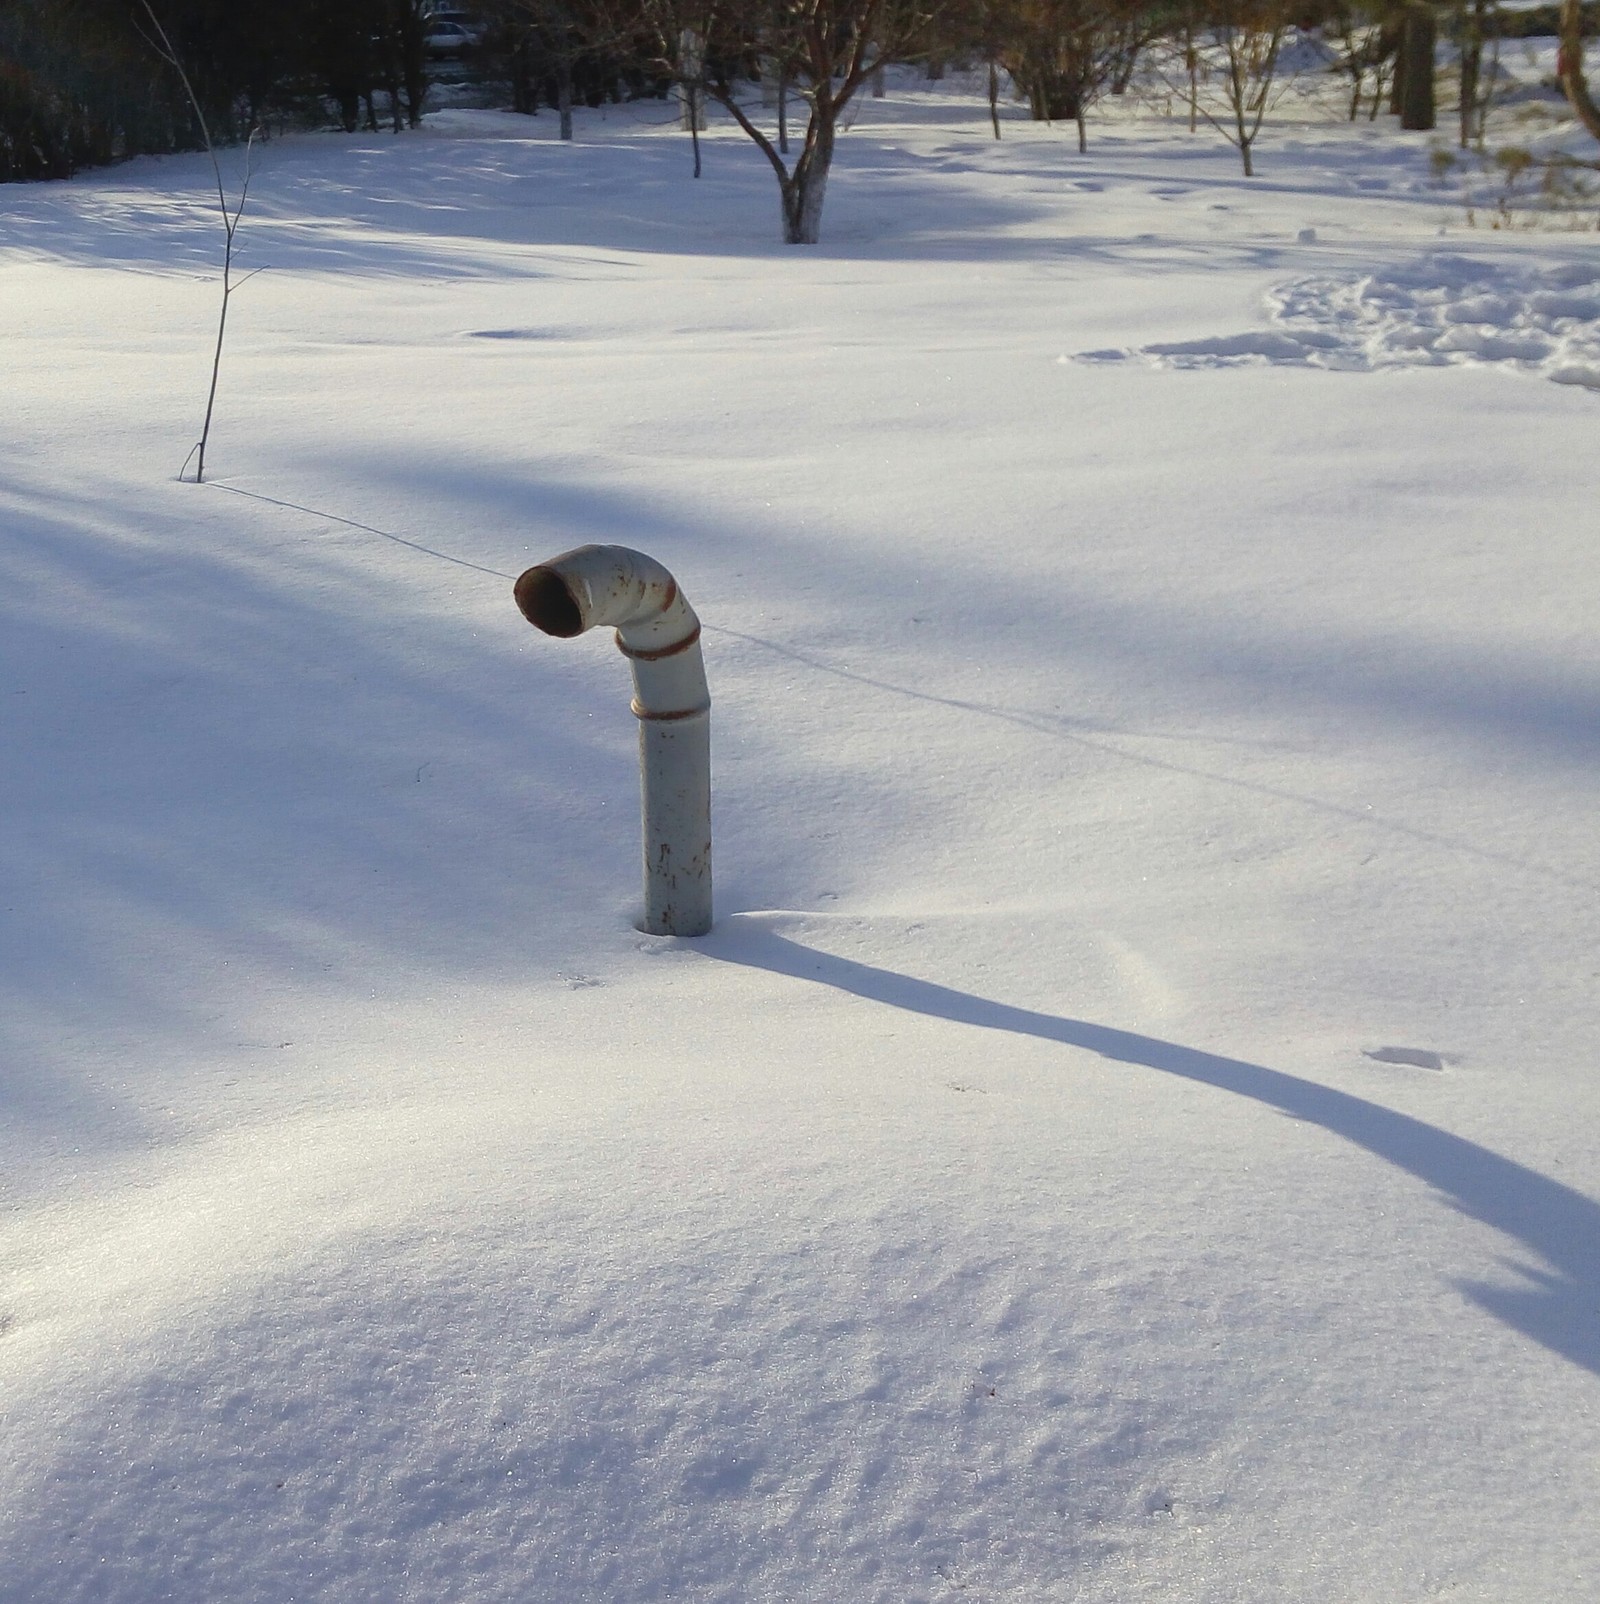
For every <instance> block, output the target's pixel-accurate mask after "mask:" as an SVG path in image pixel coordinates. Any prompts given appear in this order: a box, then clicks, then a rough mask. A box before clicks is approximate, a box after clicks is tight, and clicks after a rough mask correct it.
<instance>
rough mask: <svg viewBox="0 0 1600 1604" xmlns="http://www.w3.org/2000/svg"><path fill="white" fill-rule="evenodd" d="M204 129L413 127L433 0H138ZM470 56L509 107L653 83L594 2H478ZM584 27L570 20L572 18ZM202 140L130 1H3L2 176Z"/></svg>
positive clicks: (227, 132) (442, 10)
mask: <svg viewBox="0 0 1600 1604" xmlns="http://www.w3.org/2000/svg"><path fill="white" fill-rule="evenodd" d="M150 5H151V8H152V9H153V10H154V12H155V15H156V17H157V18H158V19H159V22H160V29H161V31H162V32H164V33H165V34H166V36H167V38H168V39H170V41H171V44H172V48H173V51H174V53H175V54H176V55H177V57H178V58H179V60H181V62H182V64H183V68H184V72H185V73H186V74H187V76H188V78H189V81H190V83H191V84H192V85H193V88H194V93H195V97H196V99H197V100H198V101H199V110H200V113H201V115H202V116H203V117H204V119H205V123H206V126H207V128H208V129H209V131H210V134H211V136H212V138H213V139H214V140H215V141H216V142H218V143H219V144H220V143H227V142H230V141H234V140H238V139H242V138H243V137H244V136H245V135H246V134H247V133H248V132H249V131H250V130H251V129H255V128H260V129H269V130H270V129H272V128H274V127H282V126H290V125H311V126H315V125H323V124H327V123H330V122H331V123H335V124H341V125H342V126H343V127H344V128H345V129H346V130H348V131H349V132H352V133H353V132H355V131H356V130H357V129H358V128H377V127H379V126H392V127H394V128H395V129H399V128H401V127H404V126H407V125H409V126H413V127H414V126H415V125H416V124H417V122H418V121H419V120H420V118H421V116H422V111H423V104H424V100H425V98H426V95H427V92H428V82H429V72H428V68H429V42H428V31H429V28H430V26H433V25H435V24H436V23H437V22H438V21H439V20H440V19H441V18H444V17H448V16H450V15H451V14H452V12H453V8H452V7H450V6H448V5H446V4H444V3H442V0H150ZM470 9H471V13H472V16H471V21H472V23H473V30H474V31H473V41H472V45H471V48H470V51H469V55H470V57H471V62H470V64H471V66H472V67H473V68H474V69H475V70H476V71H477V73H478V74H479V75H480V76H486V77H488V78H489V79H490V80H492V81H495V82H498V83H499V84H500V85H501V86H502V87H503V89H504V92H505V96H506V99H507V101H508V102H509V103H511V104H512V105H514V106H515V107H516V109H518V110H520V111H533V110H535V109H536V108H537V107H538V106H539V104H540V103H541V101H543V103H545V104H550V105H554V104H556V103H557V102H558V101H560V102H563V103H565V104H568V105H570V104H571V102H572V101H573V100H577V101H578V102H579V103H584V102H588V103H590V104H598V103H599V100H600V99H601V98H603V97H613V98H615V97H618V96H620V95H623V94H638V93H641V92H647V91H648V92H653V93H661V92H664V89H665V87H666V86H665V84H664V82H662V81H661V80H659V79H658V78H652V77H651V76H650V74H649V73H648V72H647V71H646V70H645V69H643V68H642V67H641V66H639V65H638V62H637V59H636V58H635V57H633V56H631V54H630V52H629V51H628V50H626V49H625V48H618V45H619V41H618V40H617V39H615V38H613V39H611V40H608V41H606V42H604V43H601V42H600V41H598V40H597V39H596V38H595V30H594V28H593V27H592V19H593V17H594V15H595V12H594V9H593V7H592V6H591V5H588V4H582V5H574V6H571V7H569V6H567V5H566V4H564V3H563V0H478V3H476V4H474V5H472V7H471V8H470ZM580 17H581V18H582V19H583V21H584V22H585V23H590V24H591V26H586V27H580V26H579V25H578V22H579V18H580ZM203 143H204V138H203V135H202V132H201V128H200V125H199V121H198V119H197V118H196V115H195V108H194V107H193V106H192V105H191V103H190V102H189V99H188V96H187V94H186V93H185V91H184V88H183V84H182V81H181V79H180V78H179V76H178V74H177V73H176V72H175V71H174V70H173V68H172V67H171V65H170V64H169V63H168V62H167V61H165V60H164V59H163V51H162V49H161V48H160V41H159V38H158V35H157V30H156V29H155V28H153V27H152V25H151V21H150V17H149V14H148V12H147V11H146V9H145V5H144V3H143V0H0V182H4V181H7V180H15V179H38V178H64V177H67V176H68V175H70V174H71V173H73V172H76V171H77V170H78V169H79V168H81V167H88V166H94V165H99V164H104V163H107V162H114V161H120V160H122V159H124V158H126V157H129V156H139V155H149V154H158V153H164V152H169V151H178V150H193V149H197V148H199V147H200V146H201V145H203Z"/></svg>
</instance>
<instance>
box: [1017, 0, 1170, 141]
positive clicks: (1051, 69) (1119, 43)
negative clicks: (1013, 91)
mask: <svg viewBox="0 0 1600 1604" xmlns="http://www.w3.org/2000/svg"><path fill="white" fill-rule="evenodd" d="M1002 18H1003V23H1002V26H1003V27H1004V29H1005V31H1004V33H1003V34H1002V42H1001V44H1000V48H999V57H1000V60H1001V62H1002V63H1003V64H1004V66H1005V68H1006V70H1007V71H1008V72H1009V73H1010V75H1011V79H1012V82H1013V83H1015V84H1016V85H1017V87H1018V88H1019V89H1020V90H1021V91H1022V93H1023V94H1024V95H1026V96H1027V97H1028V105H1029V108H1030V109H1031V110H1032V112H1033V116H1034V119H1035V121H1037V122H1072V123H1075V124H1076V125H1077V129H1078V150H1079V153H1080V154H1081V153H1082V152H1084V151H1086V150H1087V149H1088V147H1089V141H1088V131H1087V126H1086V118H1087V115H1088V112H1089V108H1090V107H1091V106H1092V105H1093V104H1094V103H1095V102H1096V101H1097V100H1099V99H1100V97H1101V96H1102V95H1103V94H1105V93H1107V92H1108V91H1109V92H1113V93H1114V92H1115V91H1116V86H1117V84H1118V83H1122V82H1125V81H1126V78H1127V77H1128V75H1129V74H1131V72H1132V70H1133V64H1134V62H1135V60H1136V59H1137V57H1138V55H1139V53H1140V51H1142V50H1143V49H1144V48H1145V47H1146V46H1147V45H1148V44H1149V43H1150V42H1151V40H1152V39H1154V38H1155V37H1156V35H1157V33H1158V32H1159V28H1158V26H1157V23H1156V21H1155V13H1154V12H1153V11H1152V10H1151V9H1150V8H1149V7H1148V6H1146V5H1144V4H1142V3H1140V0H1012V3H1011V4H1010V5H1008V6H1007V7H1006V8H1005V10H1004V11H1003V12H1002Z"/></svg>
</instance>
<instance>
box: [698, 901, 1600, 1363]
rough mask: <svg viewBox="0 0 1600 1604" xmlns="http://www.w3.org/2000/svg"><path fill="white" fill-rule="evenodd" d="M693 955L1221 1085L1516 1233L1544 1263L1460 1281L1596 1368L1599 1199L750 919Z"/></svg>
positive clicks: (1371, 1111) (1292, 1082)
mask: <svg viewBox="0 0 1600 1604" xmlns="http://www.w3.org/2000/svg"><path fill="white" fill-rule="evenodd" d="M695 950H696V951H700V952H704V953H706V954H707V955H708V956H709V957H712V958H717V959H720V960H722V961H723V962H726V963H734V964H742V965H745V966H746V967H749V968H752V969H764V970H767V971H768V972H769V973H771V974H777V975H788V976H792V977H793V978H794V979H797V980H807V981H812V982H815V983H816V984H818V985H823V986H830V987H832V988H833V989H834V990H836V991H842V992H848V993H849V994H850V995H851V996H854V997H861V998H865V999H866V1000H867V1001H869V1002H877V1003H884V1004H886V1005H888V1006H889V1007H891V1008H902V1009H905V1010H907V1011H908V1012H910V1013H917V1014H924V1015H926V1016H928V1017H929V1018H933V1019H945V1020H949V1021H951V1022H952V1023H954V1024H960V1025H974V1026H977V1027H978V1028H980V1029H983V1030H999V1031H1007V1032H1010V1033H1012V1034H1014V1035H1021V1036H1033V1037H1036V1038H1038V1039H1039V1040H1041V1041H1051V1042H1059V1043H1061V1044H1062V1045H1063V1046H1066V1047H1076V1048H1080V1049H1082V1050H1083V1051H1085V1052H1091V1053H1096V1054H1098V1055H1099V1056H1100V1057H1101V1058H1107V1059H1110V1060H1112V1061H1113V1062H1115V1063H1119V1064H1134V1065H1139V1066H1141V1067H1143V1068H1146V1069H1155V1070H1159V1071H1161V1072H1162V1073H1163V1074H1167V1075H1177V1076H1180V1077H1182V1078H1183V1079H1184V1080H1189V1081H1196V1082H1199V1083H1200V1084H1202V1085H1206V1086H1214V1087H1216V1088H1218V1089H1219V1090H1221V1091H1227V1092H1232V1093H1234V1094H1236V1095H1238V1096H1240V1097H1248V1098H1251V1099H1252V1100H1254V1101H1255V1102H1258V1103H1263V1104H1266V1105H1267V1106H1268V1107H1271V1108H1276V1109H1278V1110H1280V1111H1281V1112H1282V1113H1284V1114H1287V1115H1289V1116H1290V1118H1292V1119H1298V1120H1305V1121H1306V1122H1308V1123H1309V1124H1313V1125H1320V1126H1321V1127H1322V1128H1323V1129H1324V1130H1327V1131H1330V1132H1332V1133H1333V1134H1334V1135H1336V1136H1340V1137H1343V1138H1344V1139H1345V1140H1346V1141H1348V1142H1353V1143H1354V1144H1355V1145H1356V1146H1357V1147H1360V1148H1363V1149H1365V1150H1366V1151H1367V1152H1369V1153H1371V1154H1373V1155H1374V1157H1376V1158H1380V1159H1382V1160H1384V1162H1385V1163H1388V1164H1392V1165H1394V1166H1396V1168H1398V1169H1402V1170H1404V1171H1406V1172H1407V1173H1408V1174H1410V1175H1413V1176H1415V1177H1416V1178H1417V1179H1418V1180H1420V1181H1422V1182H1424V1183H1425V1184H1427V1185H1428V1186H1430V1187H1433V1188H1434V1189H1435V1190H1436V1191H1437V1192H1438V1193H1440V1194H1441V1196H1443V1197H1444V1198H1446V1199H1448V1200H1449V1202H1450V1203H1451V1204H1452V1205H1453V1206H1454V1207H1455V1208H1457V1209H1459V1210H1460V1211H1461V1212H1462V1213H1463V1214H1465V1215H1467V1216H1468V1217H1469V1218H1471V1219H1474V1220H1478V1221H1481V1222H1482V1223H1483V1224H1485V1225H1488V1226H1490V1227H1492V1228H1493V1229H1494V1230H1496V1231H1500V1232H1503V1233H1504V1234H1505V1235H1506V1236H1509V1237H1511V1238H1512V1239H1513V1240H1515V1241H1516V1242H1518V1243H1520V1244H1521V1246H1522V1247H1523V1248H1524V1249H1526V1250H1527V1251H1528V1252H1530V1253H1533V1254H1536V1255H1538V1257H1539V1258H1540V1259H1541V1260H1543V1261H1544V1263H1543V1264H1542V1265H1530V1264H1527V1263H1515V1264H1512V1265H1509V1266H1508V1268H1512V1269H1514V1271H1515V1273H1517V1274H1518V1275H1520V1276H1522V1277H1523V1278H1524V1279H1525V1281H1526V1283H1527V1284H1526V1285H1525V1286H1523V1287H1506V1286H1492V1285H1486V1284H1484V1283H1480V1282H1456V1283H1455V1285H1456V1286H1457V1288H1458V1290H1460V1291H1461V1292H1463V1293H1465V1294H1466V1296H1468V1297H1469V1298H1471V1299H1472V1300H1473V1301H1474V1302H1475V1303H1477V1304H1478V1305H1479V1306H1480V1307H1481V1308H1484V1309H1486V1310H1488V1311H1489V1313H1491V1314H1493V1315H1495V1316H1496V1317H1497V1318H1498V1319H1500V1320H1503V1321H1504V1322H1505V1323H1506V1324H1508V1325H1510V1326H1512V1327H1514V1328H1515V1329H1516V1330H1518V1331H1520V1332H1522V1333H1523V1334H1524V1335H1525V1336H1528V1337H1531V1338H1533V1340H1534V1341H1535V1342H1538V1343H1540V1344H1542V1345H1543V1346H1544V1347H1546V1348H1548V1349H1550V1350H1551V1351H1552V1352H1554V1353H1558V1354H1560V1355H1561V1356H1562V1357H1563V1358H1566V1359H1569V1360H1571V1361H1572V1362H1573V1363H1574V1364H1577V1365H1581V1366H1583V1367H1584V1368H1585V1369H1587V1370H1590V1371H1594V1372H1595V1373H1597V1374H1600V1318H1597V1311H1600V1203H1596V1202H1595V1201H1594V1200H1593V1199H1591V1198H1589V1197H1586V1196H1585V1195H1584V1194H1583V1193H1581V1192H1577V1191H1574V1190H1573V1189H1572V1188H1571V1187H1568V1186H1563V1185H1562V1184H1561V1183H1560V1182H1559V1181H1553V1180H1551V1179H1550V1178H1549V1177H1548V1176H1544V1175H1540V1174H1539V1173H1538V1172H1537V1171H1535V1170H1530V1169H1528V1168H1527V1167H1526V1166H1524V1165H1521V1164H1518V1163H1516V1162H1515V1161H1514V1160H1512V1159H1508V1158H1504V1157H1502V1156H1501V1155H1500V1154H1498V1153H1495V1152H1492V1151H1491V1150H1490V1149H1488V1148H1486V1147H1480V1146H1479V1145H1478V1144H1477V1143H1476V1142H1469V1141H1467V1140H1465V1139H1464V1138H1463V1137H1459V1136H1453V1135H1451V1134H1450V1133H1449V1132H1448V1131H1443V1130H1440V1129H1439V1128H1438V1127H1437V1126H1434V1125H1429V1124H1427V1123H1425V1122H1424V1121H1422V1120H1419V1119H1413V1118H1412V1117H1411V1116H1409V1115H1407V1114H1400V1113H1396V1112H1395V1111H1394V1110H1392V1109H1388V1108H1384V1107H1382V1106H1381V1105H1379V1104H1377V1103H1372V1102H1368V1101H1367V1100H1366V1099H1365V1098H1362V1097H1355V1096H1352V1095H1351V1094H1350V1093H1348V1092H1341V1091H1336V1090H1334V1089H1333V1088H1332V1087H1328V1086H1319V1085H1317V1084H1316V1083H1315V1082H1314V1081H1308V1080H1302V1079H1301V1078H1300V1077H1299V1076H1297V1075H1288V1074H1285V1073H1284V1072H1283V1071H1281V1070H1276V1069H1268V1068H1266V1067H1265V1066H1264V1065H1261V1064H1252V1063H1248V1062H1246V1061H1245V1060H1243V1059H1238V1058H1224V1057H1221V1056H1219V1055H1218V1054H1215V1053H1206V1052H1200V1051H1198V1050H1197V1049H1195V1048H1192V1047H1184V1046H1181V1045H1180V1044H1178V1043H1176V1042H1169V1041H1162V1040H1161V1039H1160V1038H1158V1037H1155V1036H1143V1035H1140V1034H1138V1033H1137V1032H1135V1031H1128V1030H1117V1029H1114V1028H1112V1027H1111V1026H1107V1025H1096V1024H1092V1023H1090V1022H1088V1021H1086V1020H1081V1019H1065V1018H1060V1017H1058V1016H1056V1015H1054V1014H1043V1013H1037V1012H1035V1011H1034V1010H1032V1009H1028V1008H1015V1007H1012V1006H1010V1005H1009V1004H1006V1003H1000V1002H994V1001H991V1000H990V999H989V998H986V997H979V996H975V995H974V994H973V993H971V992H965V991H957V990H955V989H954V988H953V987H949V986H940V985H936V984H934V983H933V982H931V981H926V980H917V979H915V978H914V977H912V976H910V975H901V974H896V973H895V972H894V971H892V970H888V969H879V968H876V967H875V966H873V965H871V964H864V963H859V962H857V961H856V960H854V959H850V958H838V957H834V956H833V955H832V954H831V953H825V952H819V951H817V950H816V949H815V948H812V947H806V946H802V945H801V944H799V943H798V942H795V941H791V940H789V939H788V938H787V937H785V936H781V935H779V934H778V933H777V932H776V931H773V930H771V929H768V928H766V927H765V926H763V925H761V924H759V923H756V922H754V921H752V920H749V919H740V918H734V919H731V920H727V921H725V922H723V923H722V924H719V925H718V927H717V928H716V930H714V931H713V932H712V933H711V935H710V936H708V937H705V938H703V939H702V940H701V941H698V942H696V943H695Z"/></svg>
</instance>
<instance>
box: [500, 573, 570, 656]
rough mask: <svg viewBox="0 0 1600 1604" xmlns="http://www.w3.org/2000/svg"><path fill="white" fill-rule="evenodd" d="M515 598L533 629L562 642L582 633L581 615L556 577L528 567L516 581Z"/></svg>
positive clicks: (567, 591) (559, 579) (560, 579)
mask: <svg viewBox="0 0 1600 1604" xmlns="http://www.w3.org/2000/svg"><path fill="white" fill-rule="evenodd" d="M515 595H516V598H517V606H518V608H519V609H520V610H521V612H522V616H523V617H524V618H526V619H527V620H528V622H529V623H530V624H532V625H533V627H534V628H535V629H542V630H543V631H544V632H545V634H546V635H558V636H560V637H561V638H562V639H563V640H565V639H568V638H569V637H571V636H573V635H581V634H582V633H583V629H584V624H583V613H582V611H581V610H580V609H579V607H578V603H577V601H576V599H575V598H574V597H573V594H572V592H571V591H570V590H569V589H568V588H567V582H566V581H565V580H564V579H563V578H562V577H561V576H560V574H557V573H554V572H553V571H552V570H550V569H549V568H530V569H528V570H527V572H526V573H524V574H523V576H522V577H521V578H520V579H519V580H518V581H517V585H516V591H515Z"/></svg>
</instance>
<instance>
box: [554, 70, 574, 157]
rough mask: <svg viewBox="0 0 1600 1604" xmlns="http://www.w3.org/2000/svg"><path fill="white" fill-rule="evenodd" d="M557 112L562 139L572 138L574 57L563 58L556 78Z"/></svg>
mask: <svg viewBox="0 0 1600 1604" xmlns="http://www.w3.org/2000/svg"><path fill="white" fill-rule="evenodd" d="M556 110H557V112H559V113H560V116H561V130H560V132H561V137H562V138H563V139H571V138H572V57H571V56H562V58H561V67H560V71H559V74H558V76H557V78H556Z"/></svg>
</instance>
